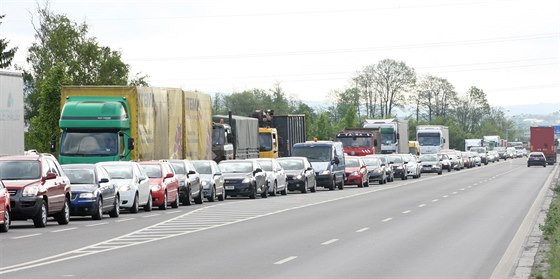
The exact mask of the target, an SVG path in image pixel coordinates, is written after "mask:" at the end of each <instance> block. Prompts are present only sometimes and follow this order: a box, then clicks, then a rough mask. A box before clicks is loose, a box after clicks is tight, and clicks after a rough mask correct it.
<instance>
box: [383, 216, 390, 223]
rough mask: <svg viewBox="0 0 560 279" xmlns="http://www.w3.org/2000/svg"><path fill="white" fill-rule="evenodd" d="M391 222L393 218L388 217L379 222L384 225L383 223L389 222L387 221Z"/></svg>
mask: <svg viewBox="0 0 560 279" xmlns="http://www.w3.org/2000/svg"><path fill="white" fill-rule="evenodd" d="M391 220H393V218H391V217H389V218H386V219H383V220H381V222H384V223H385V222H389V221H391Z"/></svg>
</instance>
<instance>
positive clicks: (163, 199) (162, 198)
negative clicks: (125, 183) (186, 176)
mask: <svg viewBox="0 0 560 279" xmlns="http://www.w3.org/2000/svg"><path fill="white" fill-rule="evenodd" d="M139 164H140V166H141V167H142V168H143V169H144V171H145V172H146V174H147V175H148V178H150V188H151V189H152V204H153V205H154V206H159V209H162V210H165V209H167V205H171V207H173V208H177V207H179V179H178V178H177V176H176V175H175V171H174V170H173V167H172V166H171V164H170V163H169V162H161V161H146V162H139Z"/></svg>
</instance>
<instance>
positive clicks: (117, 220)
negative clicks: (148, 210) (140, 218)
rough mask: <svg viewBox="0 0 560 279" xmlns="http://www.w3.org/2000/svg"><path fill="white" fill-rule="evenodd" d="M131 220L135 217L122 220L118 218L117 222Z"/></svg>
mask: <svg viewBox="0 0 560 279" xmlns="http://www.w3.org/2000/svg"><path fill="white" fill-rule="evenodd" d="M130 220H134V218H126V219H120V220H117V221H115V222H117V223H120V222H126V221H130Z"/></svg>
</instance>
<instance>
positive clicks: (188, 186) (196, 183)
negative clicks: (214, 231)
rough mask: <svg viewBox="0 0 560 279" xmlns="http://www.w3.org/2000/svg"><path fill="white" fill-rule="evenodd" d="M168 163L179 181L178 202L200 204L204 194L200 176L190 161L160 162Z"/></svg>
mask: <svg viewBox="0 0 560 279" xmlns="http://www.w3.org/2000/svg"><path fill="white" fill-rule="evenodd" d="M161 161H164V162H169V163H171V165H172V166H173V169H174V170H175V175H176V176H177V178H178V179H179V201H180V202H181V203H182V204H183V205H191V204H193V201H194V203H196V204H202V203H203V202H204V197H206V193H204V191H203V186H202V181H201V178H200V174H199V173H198V171H197V170H196V168H195V167H194V166H193V164H192V161H190V160H161ZM213 194H215V193H213Z"/></svg>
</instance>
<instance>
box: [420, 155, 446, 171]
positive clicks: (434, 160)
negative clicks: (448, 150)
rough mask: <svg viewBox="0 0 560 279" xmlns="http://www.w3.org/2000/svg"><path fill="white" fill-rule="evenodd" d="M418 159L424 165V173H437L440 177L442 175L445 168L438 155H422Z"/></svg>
mask: <svg viewBox="0 0 560 279" xmlns="http://www.w3.org/2000/svg"><path fill="white" fill-rule="evenodd" d="M418 159H419V160H418V161H419V162H420V164H421V165H422V172H431V173H434V172H435V173H437V174H438V175H441V174H442V169H443V168H442V164H441V160H440V159H439V157H438V156H437V154H422V155H420V158H418Z"/></svg>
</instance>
